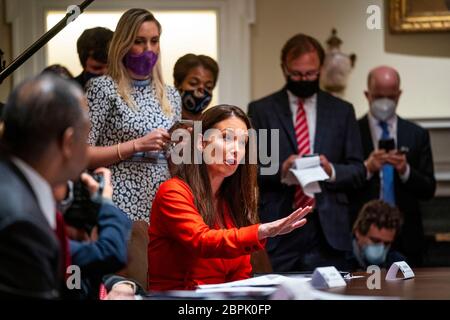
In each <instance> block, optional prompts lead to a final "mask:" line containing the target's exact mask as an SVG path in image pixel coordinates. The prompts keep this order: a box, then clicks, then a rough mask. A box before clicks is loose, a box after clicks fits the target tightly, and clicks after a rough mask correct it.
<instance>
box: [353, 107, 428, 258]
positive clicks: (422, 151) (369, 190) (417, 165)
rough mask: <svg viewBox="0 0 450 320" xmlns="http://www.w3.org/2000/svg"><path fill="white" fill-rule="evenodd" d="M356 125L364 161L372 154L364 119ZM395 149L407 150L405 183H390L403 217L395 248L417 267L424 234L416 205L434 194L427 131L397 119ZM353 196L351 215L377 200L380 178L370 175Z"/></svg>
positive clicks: (397, 179) (371, 144) (366, 119)
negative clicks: (408, 172) (359, 134)
mask: <svg viewBox="0 0 450 320" xmlns="http://www.w3.org/2000/svg"><path fill="white" fill-rule="evenodd" d="M358 124H359V129H360V132H361V139H362V142H363V150H364V159H367V158H368V157H369V155H370V153H371V152H372V151H373V150H374V146H373V142H372V136H371V132H370V126H369V119H368V117H367V115H366V116H364V117H363V118H362V119H360V120H359V121H358ZM397 147H398V148H401V147H408V148H409V152H408V153H407V155H406V158H407V161H408V163H409V165H410V169H411V174H410V177H409V179H408V181H407V182H406V183H402V182H401V180H400V177H399V176H398V174H397V173H396V174H395V179H394V186H395V199H396V203H397V206H398V207H399V209H400V211H402V213H403V216H404V224H403V228H402V230H401V232H400V235H399V236H398V238H397V239H398V243H397V247H398V249H399V251H400V252H402V253H403V254H405V255H406V257H407V258H409V260H410V261H411V264H413V265H414V264H417V263H419V264H420V261H417V259H419V260H420V257H418V256H420V255H421V252H422V250H423V241H424V233H423V225H422V216H421V213H420V204H419V201H421V200H429V199H431V198H432V197H433V196H434V192H435V190H436V180H435V178H434V169H433V157H432V154H431V145H430V137H429V134H428V131H427V130H425V129H423V128H421V127H419V126H418V125H416V124H414V123H412V122H410V121H407V120H404V119H402V118H400V117H398V123H397ZM354 195H355V199H354V203H355V204H356V206H357V207H356V209H355V210H354V212H355V213H356V212H357V211H358V209H360V208H361V206H362V205H363V204H364V203H366V202H367V201H369V200H372V199H378V198H379V197H380V176H379V175H378V174H374V175H373V177H372V178H371V179H370V180H369V181H367V182H366V183H365V185H364V187H363V188H362V189H361V190H359V192H356V193H355V194H354ZM352 202H353V201H352Z"/></svg>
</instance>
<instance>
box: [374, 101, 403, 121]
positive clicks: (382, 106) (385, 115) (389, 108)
mask: <svg viewBox="0 0 450 320" xmlns="http://www.w3.org/2000/svg"><path fill="white" fill-rule="evenodd" d="M396 108H397V103H396V102H395V101H394V100H392V99H389V98H381V99H377V100H374V101H372V103H371V104H370V112H371V113H372V115H373V116H374V117H375V118H376V119H377V120H380V121H386V120H388V119H390V118H392V117H393V116H394V114H395V109H396Z"/></svg>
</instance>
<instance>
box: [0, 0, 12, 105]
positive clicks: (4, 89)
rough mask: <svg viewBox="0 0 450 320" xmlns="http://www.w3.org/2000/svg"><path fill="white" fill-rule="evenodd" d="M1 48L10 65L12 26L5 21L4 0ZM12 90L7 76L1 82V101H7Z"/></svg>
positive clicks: (0, 20) (0, 7) (0, 17)
mask: <svg viewBox="0 0 450 320" xmlns="http://www.w3.org/2000/svg"><path fill="white" fill-rule="evenodd" d="M0 49H2V50H3V52H4V53H5V55H4V56H3V59H4V60H6V62H7V63H6V64H7V65H8V63H9V62H10V61H11V28H10V26H9V25H7V24H6V23H5V1H3V0H0ZM10 90H11V79H10V78H7V79H6V80H5V81H3V83H2V84H0V102H3V103H5V102H6V98H7V97H8V95H9V92H10Z"/></svg>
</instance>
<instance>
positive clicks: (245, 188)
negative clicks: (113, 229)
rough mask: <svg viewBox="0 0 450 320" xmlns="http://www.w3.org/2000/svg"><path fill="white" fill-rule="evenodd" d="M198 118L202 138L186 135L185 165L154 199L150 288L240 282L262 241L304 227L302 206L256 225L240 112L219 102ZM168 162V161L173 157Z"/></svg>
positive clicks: (253, 182) (246, 124) (252, 171)
mask: <svg viewBox="0 0 450 320" xmlns="http://www.w3.org/2000/svg"><path fill="white" fill-rule="evenodd" d="M201 121H202V130H201V133H196V132H193V133H191V135H190V136H191V141H193V143H188V144H187V145H188V146H189V145H190V147H192V149H191V150H188V151H192V152H191V156H190V157H188V160H191V161H185V162H189V163H182V164H180V165H178V166H177V168H176V172H175V174H174V177H173V178H172V179H170V180H168V181H166V182H165V183H163V184H162V185H161V186H160V188H159V190H158V192H157V194H156V197H155V199H154V202H153V206H152V212H151V216H150V227H149V237H150V239H149V245H148V289H150V290H176V289H187V290H191V289H195V288H196V287H197V286H198V285H201V284H213V283H214V284H215V283H223V282H228V281H234V280H241V279H246V278H248V277H250V275H251V271H252V267H251V264H250V253H251V252H253V251H256V250H260V249H263V248H264V244H265V239H266V238H268V237H274V236H276V235H279V234H284V233H288V232H291V231H292V230H294V229H296V228H298V227H301V226H302V225H304V224H305V223H306V219H304V218H303V217H304V215H305V214H307V213H308V212H310V211H311V207H306V208H303V209H301V208H300V209H298V210H296V211H295V212H294V213H292V214H291V215H290V216H288V217H286V218H283V219H280V220H276V221H273V222H270V223H265V224H259V223H258V217H257V194H258V190H257V165H256V164H252V163H250V152H249V150H250V147H252V146H251V145H250V143H249V142H248V141H249V136H248V131H249V129H251V124H250V121H249V119H248V118H247V116H246V115H245V113H244V112H243V111H242V110H241V109H239V108H238V107H234V106H228V105H220V106H216V107H213V108H210V109H209V110H206V111H205V112H204V113H203V114H202V117H201ZM195 135H197V136H195ZM253 147H256V146H253ZM188 148H189V147H188ZM183 152H187V151H186V150H184V151H183ZM196 153H197V154H196ZM199 155H200V157H199ZM171 158H172V161H174V155H173V154H172V155H171ZM199 159H200V161H198V160H199ZM196 160H197V161H196ZM241 160H242V163H241ZM198 162H200V164H195V163H198Z"/></svg>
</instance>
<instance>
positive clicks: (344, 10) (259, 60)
mask: <svg viewBox="0 0 450 320" xmlns="http://www.w3.org/2000/svg"><path fill="white" fill-rule="evenodd" d="M255 2H256V23H255V24H254V25H253V27H252V28H253V29H252V76H251V79H252V98H253V99H256V98H260V97H262V96H265V95H267V94H269V93H271V92H273V91H275V90H278V89H279V88H281V87H282V86H283V84H284V80H283V77H282V74H281V69H280V58H279V56H280V51H281V48H282V46H283V44H284V43H285V42H286V41H287V40H288V39H289V38H290V37H291V36H292V35H294V34H296V33H298V32H302V33H306V34H309V35H311V36H313V37H316V38H317V39H318V40H320V41H321V42H322V43H325V42H326V40H327V38H328V37H329V35H330V32H331V29H332V28H333V27H335V28H337V30H338V35H339V37H340V38H341V39H342V40H343V41H344V44H343V46H342V51H344V52H345V53H353V52H354V53H356V55H357V62H356V67H355V69H354V71H353V73H352V75H351V77H350V82H349V86H348V88H347V93H346V97H345V98H346V100H348V101H350V102H352V103H353V104H354V105H355V109H356V112H357V115H358V116H360V115H362V114H363V113H365V112H366V110H367V102H366V100H365V97H364V95H363V91H364V89H365V86H366V76H367V73H368V71H369V70H370V69H371V68H373V67H374V66H377V65H380V64H387V65H391V66H394V67H396V68H397V69H398V70H399V72H400V74H401V76H402V88H403V96H402V98H401V100H400V104H399V109H398V112H399V114H400V115H402V116H404V117H407V118H433V117H450V32H447V33H437V34H436V33H435V34H407V35H404V34H402V35H391V34H390V33H389V30H388V27H387V26H386V24H383V30H374V31H372V30H369V29H367V27H366V19H367V17H368V14H367V13H366V9H367V7H368V5H370V4H375V5H379V6H380V7H381V8H382V12H383V15H385V14H384V12H385V10H384V9H383V8H384V6H383V0H370V1H366V0H314V1H312V0H277V1H273V0H256V1H255Z"/></svg>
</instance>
